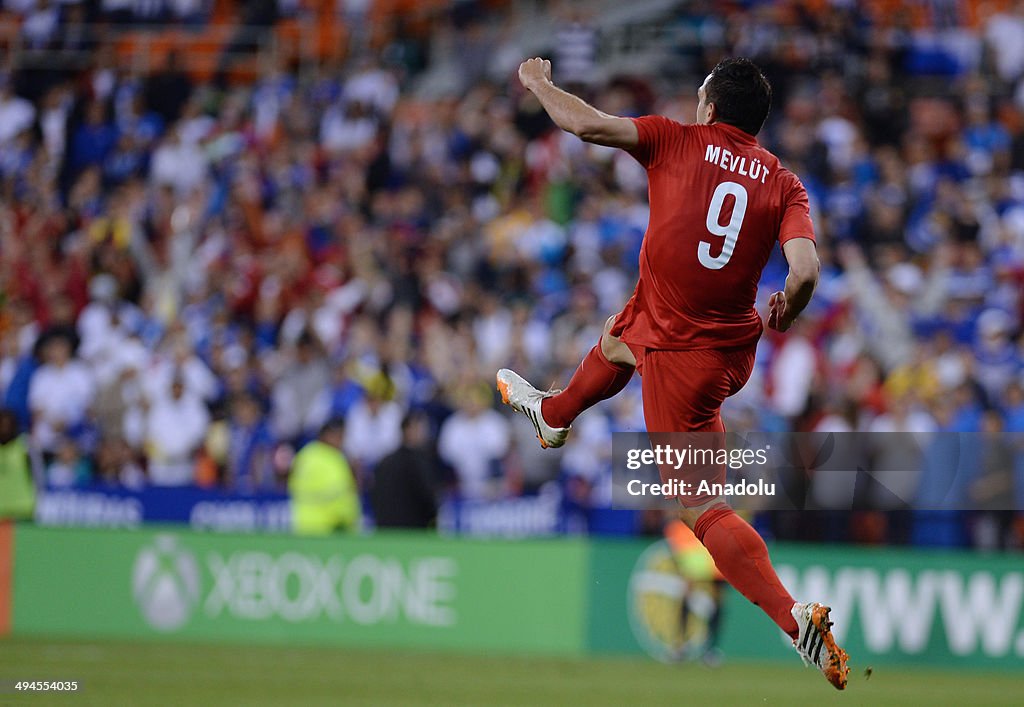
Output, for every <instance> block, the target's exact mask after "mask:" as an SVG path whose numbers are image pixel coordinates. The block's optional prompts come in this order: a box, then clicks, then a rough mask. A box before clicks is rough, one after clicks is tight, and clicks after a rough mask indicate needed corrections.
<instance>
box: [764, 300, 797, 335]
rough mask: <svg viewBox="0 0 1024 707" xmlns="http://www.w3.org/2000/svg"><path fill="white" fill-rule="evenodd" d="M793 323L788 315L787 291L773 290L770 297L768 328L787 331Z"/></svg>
mask: <svg viewBox="0 0 1024 707" xmlns="http://www.w3.org/2000/svg"><path fill="white" fill-rule="evenodd" d="M792 324H793V322H791V321H789V318H788V317H786V293H785V292H773V293H772V295H771V296H770V297H769V298H768V328H769V329H774V330H775V331H786V330H787V329H789V327H790V326H792Z"/></svg>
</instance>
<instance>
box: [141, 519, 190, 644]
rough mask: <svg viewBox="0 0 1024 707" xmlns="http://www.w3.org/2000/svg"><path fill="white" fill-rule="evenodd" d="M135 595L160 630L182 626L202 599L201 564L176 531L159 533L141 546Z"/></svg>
mask: <svg viewBox="0 0 1024 707" xmlns="http://www.w3.org/2000/svg"><path fill="white" fill-rule="evenodd" d="M132 597H133V598H134V599H135V603H136V605H137V606H138V607H139V611H140V612H141V613H142V617H143V618H144V619H145V620H146V623H148V624H149V625H150V626H152V627H153V628H154V629H156V630H157V631H174V630H176V629H178V628H181V627H182V626H183V625H184V624H185V622H186V621H188V619H189V617H190V616H191V615H192V610H193V609H194V608H195V606H196V603H197V602H198V601H199V565H198V564H196V559H195V557H194V556H193V554H192V553H191V552H189V551H188V550H186V549H184V548H182V547H180V546H179V545H178V541H177V538H175V537H174V536H173V535H158V536H156V537H155V538H154V539H153V544H152V545H149V546H147V547H144V548H142V549H141V550H140V551H139V554H138V555H137V556H136V557H135V567H134V568H133V570H132Z"/></svg>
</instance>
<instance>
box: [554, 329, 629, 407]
mask: <svg viewBox="0 0 1024 707" xmlns="http://www.w3.org/2000/svg"><path fill="white" fill-rule="evenodd" d="M615 316H616V315H612V316H610V317H608V320H607V321H606V322H605V323H604V332H603V333H602V334H601V340H600V341H599V342H598V343H597V345H596V346H595V347H594V348H592V349H590V353H588V354H587V355H586V357H584V359H583V361H582V362H581V363H580V365H579V367H578V368H577V369H576V372H575V373H573V374H572V378H571V379H570V380H569V385H567V386H565V388H564V389H563V390H562V391H561V392H559V393H557V394H556V395H552V396H551V397H548V398H545V399H544V402H543V403H542V404H541V411H542V412H543V413H544V419H545V420H546V421H547V422H548V423H549V424H551V425H553V426H555V427H568V426H569V425H571V424H572V421H573V420H575V419H576V418H577V417H578V416H579V414H580V413H581V412H583V411H584V410H586V409H587V408H589V407H593V406H594V405H596V404H597V403H599V402H601V401H602V400H607V399H608V398H612V397H614V396H615V395H617V394H618V393H619V392H620V391H622V389H623V388H625V387H626V384H627V383H629V379H630V378H632V377H633V371H634V370H636V358H635V357H634V356H633V352H632V351H630V350H629V347H628V346H626V344H624V343H623V342H622V341H620V340H619V339H618V338H616V337H614V336H612V334H611V329H612V326H613V325H614V324H615Z"/></svg>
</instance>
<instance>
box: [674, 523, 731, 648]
mask: <svg viewBox="0 0 1024 707" xmlns="http://www.w3.org/2000/svg"><path fill="white" fill-rule="evenodd" d="M664 534H665V541H666V542H667V543H668V546H669V549H670V550H671V551H672V558H673V559H674V560H675V565H676V569H677V570H678V572H679V576H680V577H682V579H683V581H685V582H686V584H687V591H686V593H685V594H684V595H683V598H682V600H681V601H680V603H679V634H680V635H681V636H684V637H685V636H687V634H688V633H689V632H691V631H690V629H691V626H690V623H691V622H692V621H694V620H695V619H700V620H702V622H703V623H704V624H705V625H706V627H707V629H706V634H705V635H704V638H703V640H702V641H700V643H699V645H697V646H693V647H692V646H691V645H690V642H689V641H684V643H683V653H684V655H681V656H680V658H689V657H695V658H696V657H699V658H700V659H701V661H703V662H704V663H705V664H707V665H718V664H719V663H720V662H721V660H722V658H721V652H720V651H719V650H718V634H719V630H720V628H721V624H722V598H723V593H724V589H725V578H724V577H722V573H721V572H719V571H718V567H716V566H715V561H714V560H713V559H712V558H711V554H710V553H709V552H708V551H707V548H705V547H704V545H703V544H702V543H701V542H700V540H698V539H697V536H696V535H694V534H693V531H692V530H690V527H689V526H688V525H686V523H684V522H683V521H681V520H679V519H678V518H677V519H675V520H672V521H670V522H668V523H666V524H665V529H664ZM698 631H699V629H698ZM697 637H699V634H698V636H695V638H697Z"/></svg>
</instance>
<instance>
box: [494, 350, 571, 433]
mask: <svg viewBox="0 0 1024 707" xmlns="http://www.w3.org/2000/svg"><path fill="white" fill-rule="evenodd" d="M497 382H498V392H499V393H501V400H502V402H503V403H505V404H506V405H511V406H512V408H513V409H514V410H515V411H516V412H521V413H523V414H524V415H526V417H527V418H529V420H530V422H532V423H533V428H534V429H535V430H536V431H537V439H539V440H540V446H542V447H544V448H545V449H548V448H552V449H553V448H556V447H561V446H562V445H563V444H565V438H566V437H568V436H569V430H570V429H571V428H570V427H552V426H551V425H549V424H548V423H546V422H544V415H543V414H542V413H541V411H540V404H541V402H542V401H543V400H544V398H547V397H550V396H552V395H554V394H555V392H556V391H553V390H549V391H540V390H537V389H536V388H534V387H533V386H532V385H530V384H529V382H527V380H526V379H525V378H523V377H522V376H521V375H519V374H518V373H516V372H515V371H510V370H509V369H507V368H502V369H501V370H500V371H498V375H497Z"/></svg>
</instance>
